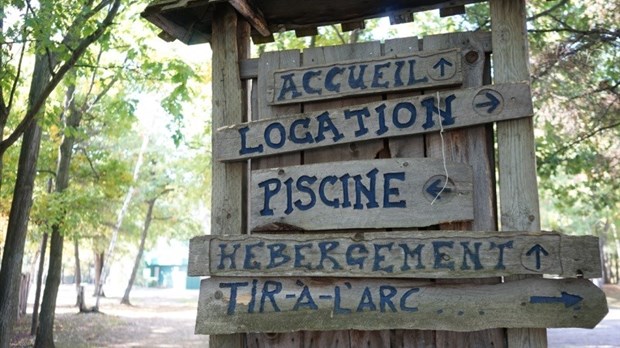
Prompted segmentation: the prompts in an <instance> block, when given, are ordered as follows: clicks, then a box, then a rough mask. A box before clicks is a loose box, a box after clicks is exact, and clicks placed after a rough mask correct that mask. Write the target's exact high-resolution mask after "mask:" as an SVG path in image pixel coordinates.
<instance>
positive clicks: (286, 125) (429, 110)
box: [214, 83, 533, 161]
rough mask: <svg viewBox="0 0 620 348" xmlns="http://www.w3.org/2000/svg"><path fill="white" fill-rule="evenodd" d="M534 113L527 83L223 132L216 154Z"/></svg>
mask: <svg viewBox="0 0 620 348" xmlns="http://www.w3.org/2000/svg"><path fill="white" fill-rule="evenodd" d="M532 114H533V109H532V101H531V95H530V87H529V84H527V83H515V84H502V85H492V86H485V87H482V88H470V89H462V90H456V91H442V92H437V93H431V94H429V95H421V96H416V97H408V98H401V99H393V100H385V101H381V102H374V103H366V104H362V105H355V106H349V107H346V108H341V109H334V110H321V111H316V112H311V113H305V114H299V115H291V116H284V117H281V118H273V119H265V120H260V121H254V122H249V123H242V124H237V125H233V126H229V127H223V128H220V129H218V130H217V133H216V135H215V146H214V155H215V158H216V159H217V160H219V161H232V160H243V159H247V158H253V157H260V156H267V155H275V154H281V153H286V152H292V151H300V150H306V149H313V148H319V147H325V146H330V145H336V144H345V143H350V142H354V141H362V140H370V139H379V138H387V137H394V136H402V135H412V134H422V133H429V132H437V131H439V130H440V129H453V128H459V127H466V126H472V125H476V124H483V123H490V122H496V121H502V120H508V119H513V118H520V117H528V116H531V115H532Z"/></svg>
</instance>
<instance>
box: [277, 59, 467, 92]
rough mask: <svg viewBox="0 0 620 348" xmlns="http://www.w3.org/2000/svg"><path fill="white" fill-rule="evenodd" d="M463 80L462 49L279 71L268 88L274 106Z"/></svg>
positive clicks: (452, 83)
mask: <svg viewBox="0 0 620 348" xmlns="http://www.w3.org/2000/svg"><path fill="white" fill-rule="evenodd" d="M462 81H463V76H462V74H461V52H460V51H459V50H458V49H451V50H444V51H436V52H416V53H415V54H408V55H403V56H394V57H382V58H378V59H374V60H356V61H346V62H339V63H337V64H326V65H317V66H311V67H304V68H297V69H285V70H278V71H275V72H274V73H273V80H271V84H269V85H268V86H267V93H266V94H267V98H268V100H269V101H270V103H271V104H290V103H299V102H307V101H314V100H326V99H334V98H345V97H349V96H355V95H365V94H377V93H384V92H385V91H405V90H413V89H422V88H428V87H431V86H433V87H437V86H450V85H456V84H460V83H461V82H462Z"/></svg>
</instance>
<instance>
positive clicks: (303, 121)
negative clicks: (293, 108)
mask: <svg viewBox="0 0 620 348" xmlns="http://www.w3.org/2000/svg"><path fill="white" fill-rule="evenodd" d="M298 126H302V127H303V128H305V129H308V127H309V126H310V119H309V118H307V117H306V118H300V119H298V120H295V121H293V123H291V127H290V133H291V134H289V136H288V137H289V139H290V140H291V141H292V142H293V143H295V144H312V143H313V142H314V139H313V138H312V134H310V132H308V131H306V132H305V133H304V137H303V138H299V137H297V129H296V128H297V127H298Z"/></svg>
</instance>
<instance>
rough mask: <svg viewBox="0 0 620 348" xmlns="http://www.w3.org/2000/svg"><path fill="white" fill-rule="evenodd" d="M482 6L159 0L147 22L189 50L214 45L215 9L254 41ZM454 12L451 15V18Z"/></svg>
mask: <svg viewBox="0 0 620 348" xmlns="http://www.w3.org/2000/svg"><path fill="white" fill-rule="evenodd" d="M481 1H482V0H451V1H446V0H414V1H411V0H315V1H297V2H295V6H291V5H290V1H288V0H254V1H252V0H156V1H154V2H153V3H151V4H150V5H149V6H147V7H146V9H145V10H144V12H142V16H143V17H144V18H146V19H147V20H148V21H150V22H151V23H153V24H155V25H156V26H157V27H159V28H160V29H162V30H163V32H162V33H161V34H160V37H162V38H163V39H165V40H167V41H174V40H175V39H176V40H180V41H182V42H184V43H186V44H188V45H192V44H199V43H205V42H209V41H210V40H211V25H212V22H213V13H214V8H215V5H216V4H218V3H224V2H228V3H230V4H231V5H232V6H233V7H234V8H235V9H236V10H237V11H238V12H239V13H240V14H241V15H242V16H243V17H245V18H246V20H248V22H249V23H250V24H252V27H253V32H254V35H253V36H254V37H255V38H259V37H261V36H263V37H269V36H270V35H271V34H272V33H277V32H282V31H287V30H297V31H299V32H302V31H303V30H306V29H313V28H316V27H317V26H322V25H330V24H337V23H341V24H343V30H345V31H346V30H347V28H349V30H351V29H354V28H356V27H360V25H356V23H360V22H363V21H364V20H365V19H370V18H378V17H384V16H389V17H390V20H391V22H392V23H393V24H397V23H403V22H410V21H413V13H414V12H420V11H426V10H432V9H442V10H447V9H449V8H454V7H462V6H463V5H465V4H470V3H475V2H481ZM451 13H454V11H449V10H448V11H445V14H447V15H448V14H451Z"/></svg>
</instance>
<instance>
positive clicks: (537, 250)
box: [525, 244, 549, 269]
mask: <svg viewBox="0 0 620 348" xmlns="http://www.w3.org/2000/svg"><path fill="white" fill-rule="evenodd" d="M533 253H536V269H540V254H541V253H542V254H543V255H545V256H548V255H549V253H548V252H547V250H545V248H543V247H542V245H540V244H536V245H534V246H533V247H532V248H531V249H530V250H528V251H527V252H526V253H525V255H526V256H530V255H532V254H533Z"/></svg>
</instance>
